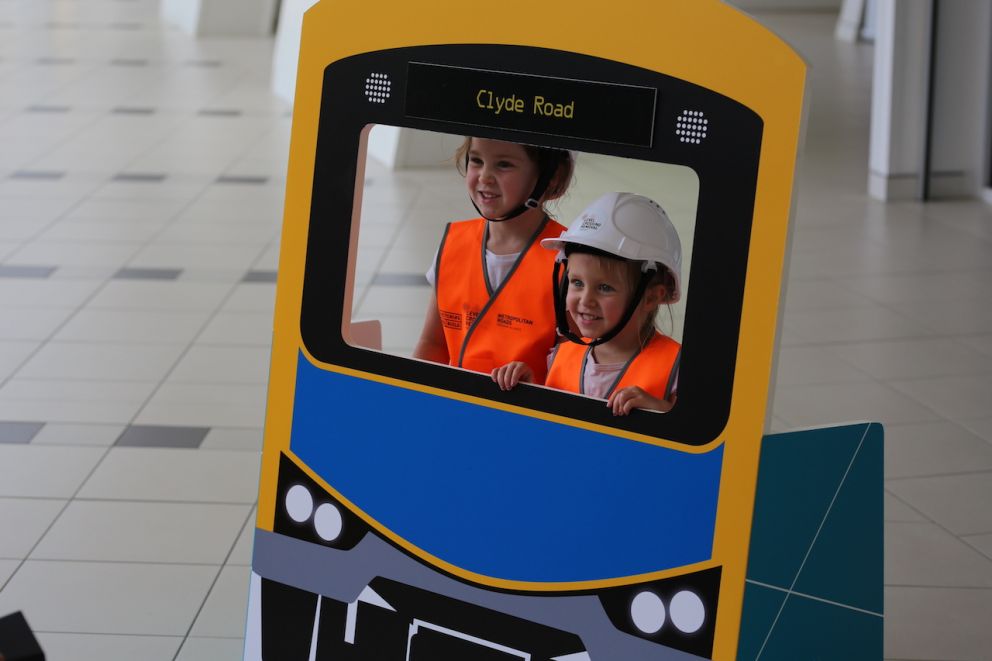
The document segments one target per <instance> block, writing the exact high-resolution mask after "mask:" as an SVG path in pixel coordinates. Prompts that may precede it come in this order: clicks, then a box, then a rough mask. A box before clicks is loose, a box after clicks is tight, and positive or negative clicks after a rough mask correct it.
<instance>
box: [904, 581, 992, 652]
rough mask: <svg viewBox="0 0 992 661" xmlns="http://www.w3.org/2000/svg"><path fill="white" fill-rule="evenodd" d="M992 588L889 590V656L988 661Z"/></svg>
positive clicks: (991, 631) (991, 638) (991, 629)
mask: <svg viewBox="0 0 992 661" xmlns="http://www.w3.org/2000/svg"><path fill="white" fill-rule="evenodd" d="M990 612H992V590H988V589H975V588H957V589H953V588H926V587H889V588H886V590H885V656H886V658H892V659H983V658H986V657H987V656H988V651H989V650H990V649H992V627H989V626H988V614H989V613H990Z"/></svg>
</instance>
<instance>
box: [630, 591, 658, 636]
mask: <svg viewBox="0 0 992 661" xmlns="http://www.w3.org/2000/svg"><path fill="white" fill-rule="evenodd" d="M630 619H631V620H633V622H634V626H635V627H637V628H638V629H640V630H641V631H643V632H644V633H648V634H652V633H658V632H659V631H660V630H661V627H663V626H664V625H665V604H664V603H662V601H661V597H659V596H658V595H656V594H655V593H654V592H646V591H645V592H641V593H639V594H638V595H637V596H636V597H634V600H633V601H632V602H630Z"/></svg>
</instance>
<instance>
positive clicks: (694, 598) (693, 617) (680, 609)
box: [668, 590, 706, 633]
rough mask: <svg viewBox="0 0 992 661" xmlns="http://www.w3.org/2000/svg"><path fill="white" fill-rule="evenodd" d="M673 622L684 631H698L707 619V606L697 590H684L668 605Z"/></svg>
mask: <svg viewBox="0 0 992 661" xmlns="http://www.w3.org/2000/svg"><path fill="white" fill-rule="evenodd" d="M668 614H669V616H670V617H671V618H672V624H674V625H675V628H676V629H678V630H679V631H681V632H682V633H696V632H697V631H699V628H700V627H701V626H703V622H704V621H706V607H705V606H704V605H703V600H702V599H700V598H699V595H697V594H696V593H695V592H691V591H689V590H682V591H681V592H679V593H678V594H676V595H675V596H674V597H672V602H671V603H670V604H669V605H668Z"/></svg>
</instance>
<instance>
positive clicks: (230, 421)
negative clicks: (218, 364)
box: [135, 381, 266, 449]
mask: <svg viewBox="0 0 992 661" xmlns="http://www.w3.org/2000/svg"><path fill="white" fill-rule="evenodd" d="M265 393H266V389H265V386H264V385H263V384H248V385H245V384H237V383H228V384H224V385H216V384H196V383H176V382H173V381H168V382H166V383H164V384H163V385H162V386H161V388H159V390H158V391H157V392H156V393H155V395H154V396H153V397H152V398H151V399H150V400H149V401H148V403H147V404H146V405H145V406H144V407H143V408H142V409H141V412H140V413H139V414H138V416H137V417H136V418H135V422H137V423H139V424H145V425H155V424H164V425H170V424H171V425H177V424H182V425H189V426H194V427H215V426H219V427H236V428H249V429H252V430H258V429H260V428H261V426H262V425H263V424H264V421H265V420H264V417H265V401H266V399H265ZM204 440H206V439H204ZM238 449H247V448H245V447H241V448H238Z"/></svg>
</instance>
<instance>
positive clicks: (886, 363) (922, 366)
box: [834, 338, 992, 404]
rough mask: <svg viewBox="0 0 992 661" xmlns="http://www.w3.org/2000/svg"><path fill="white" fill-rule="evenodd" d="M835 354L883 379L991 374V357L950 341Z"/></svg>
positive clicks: (849, 348)
mask: <svg viewBox="0 0 992 661" xmlns="http://www.w3.org/2000/svg"><path fill="white" fill-rule="evenodd" d="M834 351H835V352H836V353H837V355H839V356H840V357H841V358H843V359H844V360H846V361H847V362H849V363H850V364H852V365H856V366H857V367H858V369H860V370H863V371H865V372H867V373H868V374H870V375H872V376H873V377H875V378H877V379H883V380H891V379H917V378H925V377H943V376H960V375H966V374H975V375H980V374H984V375H986V376H988V375H992V356H985V355H983V354H982V353H980V352H978V351H975V350H974V349H971V348H969V347H966V346H964V345H962V344H958V343H956V342H950V341H948V340H947V338H940V339H929V338H928V339H919V340H899V341H897V340H891V339H889V340H885V341H881V342H866V343H862V344H848V345H842V346H838V347H836V348H835V349H834ZM990 404H992V401H990Z"/></svg>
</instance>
